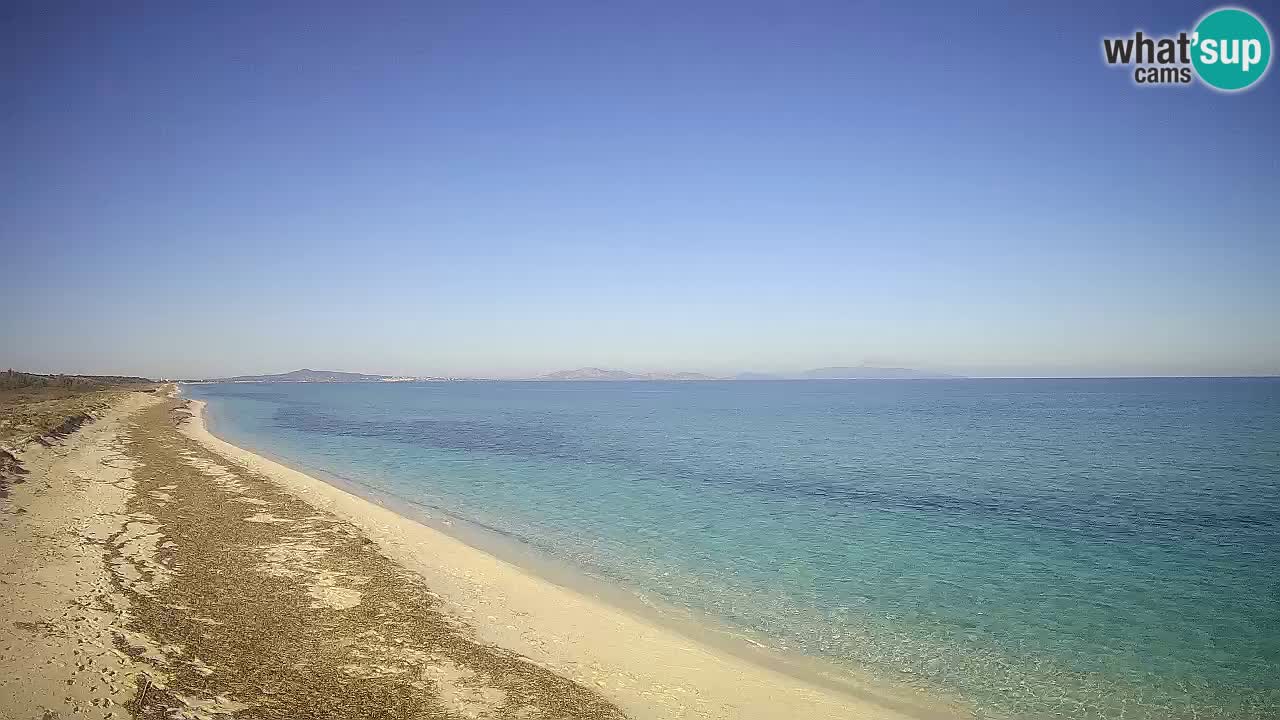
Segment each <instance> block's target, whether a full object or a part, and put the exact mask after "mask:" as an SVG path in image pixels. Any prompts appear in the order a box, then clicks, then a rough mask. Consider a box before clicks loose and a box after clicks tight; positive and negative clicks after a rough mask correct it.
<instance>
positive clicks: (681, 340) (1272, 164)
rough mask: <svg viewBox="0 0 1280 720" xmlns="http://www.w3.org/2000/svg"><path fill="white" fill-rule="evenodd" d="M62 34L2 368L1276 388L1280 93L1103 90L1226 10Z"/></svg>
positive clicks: (236, 22) (15, 113) (506, 14)
mask: <svg viewBox="0 0 1280 720" xmlns="http://www.w3.org/2000/svg"><path fill="white" fill-rule="evenodd" d="M60 5H61V4H60V3H36V4H34V5H26V6H21V5H15V4H13V3H6V4H5V6H4V8H3V10H0V12H2V13H3V32H4V37H3V40H4V42H3V47H2V49H0V52H2V53H3V62H2V63H0V85H2V86H3V87H2V88H0V90H2V92H3V97H4V103H3V112H0V124H2V127H0V129H2V130H3V137H4V140H3V142H4V152H3V157H4V162H3V163H2V164H0V203H3V211H2V213H0V249H2V250H3V255H2V257H3V263H2V264H0V270H2V277H0V302H2V312H3V315H2V316H0V365H12V366H15V367H21V368H25V369H31V370H38V371H66V372H127V373H141V374H149V375H156V376H205V375H219V374H230V373H240V372H275V371H282V370H289V369H294V368H297V367H302V366H307V367H314V368H331V369H347V370H365V371H374V372H388V373H410V374H478V375H517V374H524V373H530V372H538V371H546V370H553V369H559V368H564V367H576V366H581V365H600V366H607V367H623V368H627V369H633V370H657V369H688V370H703V371H712V372H724V371H734V370H740V369H753V370H784V369H798V368H807V367H815V366H824V365H836V364H858V363H862V362H870V363H873V364H894V365H907V366H913V367H921V368H929V369H937V370H944V371H954V372H962V373H973V374H1086V375H1088V374H1135V373H1136V374H1146V373H1152V374H1233V373H1276V372H1280V201H1278V200H1277V197H1278V193H1277V190H1280V147H1278V146H1277V139H1278V138H1280V116H1278V114H1277V110H1278V109H1280V75H1277V73H1276V71H1274V70H1273V71H1272V72H1271V73H1269V75H1268V77H1267V78H1266V79H1264V80H1263V81H1262V83H1261V85H1260V86H1258V87H1256V88H1255V89H1253V90H1252V91H1250V92H1247V93H1243V94H1236V95H1222V94H1217V93H1214V92H1212V91H1209V90H1207V89H1205V88H1204V87H1202V86H1199V85H1197V86H1194V87H1191V88H1138V87H1135V86H1134V85H1133V84H1132V82H1131V81H1130V80H1129V77H1130V76H1129V74H1128V72H1127V71H1126V70H1124V69H1117V68H1108V67H1106V66H1104V64H1103V63H1102V59H1101V49H1100V40H1101V38H1102V36H1104V35H1122V34H1126V33H1131V32H1132V31H1133V30H1134V29H1135V28H1142V29H1144V30H1146V31H1148V32H1150V33H1173V32H1176V31H1178V30H1183V29H1190V28H1191V27H1192V25H1193V24H1194V22H1195V20H1196V19H1197V18H1198V17H1200V16H1201V15H1202V14H1203V13H1204V12H1205V11H1206V10H1208V9H1210V8H1212V7H1214V5H1213V4H1207V3H1204V4H1197V3H1193V4H1183V3H1176V2H1162V3H1141V4H1127V3H1112V2H1094V3H1070V4H1066V3H1061V4H1059V3H1012V2H1010V3H992V4H986V5H981V6H978V7H974V8H966V7H961V6H962V5H964V3H953V2H922V3H917V4H914V5H907V4H904V5H901V6H895V7H879V6H878V5H877V4H874V3H865V4H864V3H855V2H833V3H806V2H777V3H766V4H759V3H751V2H738V1H735V2H703V3H697V2H693V3H690V2H677V3H662V2H643V3H639V2H637V3H600V2H581V3H565V2H554V1H549V2H540V3H526V2H521V3H510V4H504V5H500V4H492V3H486V2H457V3H428V2H410V3H404V4H403V5H381V4H375V5H372V6H365V5H363V4H357V3H348V4H346V5H347V6H346V7H343V4H338V3H335V4H326V3H297V4H296V5H292V4H281V3H230V2H227V3H208V4H201V5H200V7H188V6H189V5H195V4H193V3H101V4H94V3H86V4H83V5H82V6H81V7H80V8H78V9H76V10H71V9H65V10H59V9H57V7H58V6H60ZM179 5H181V6H183V7H178V6H179ZM268 6H269V7H268ZM65 7H67V8H70V6H69V5H68V6H65ZM1252 7H1253V8H1254V9H1255V10H1257V11H1259V13H1260V14H1261V15H1262V16H1263V18H1264V20H1266V21H1268V22H1269V23H1270V25H1271V27H1272V33H1273V35H1274V34H1275V33H1276V28H1277V27H1278V26H1280V7H1278V6H1277V5H1276V4H1273V3H1268V4H1265V5H1254V6H1252Z"/></svg>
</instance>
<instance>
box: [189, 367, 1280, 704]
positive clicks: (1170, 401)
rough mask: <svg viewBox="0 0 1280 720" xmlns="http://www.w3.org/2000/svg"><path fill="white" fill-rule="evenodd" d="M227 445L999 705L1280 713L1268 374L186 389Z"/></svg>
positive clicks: (1277, 461) (1274, 463)
mask: <svg viewBox="0 0 1280 720" xmlns="http://www.w3.org/2000/svg"><path fill="white" fill-rule="evenodd" d="M184 391H185V392H186V393H188V394H189V395H190V396H192V397H195V398H198V399H205V400H208V401H209V402H210V413H211V417H212V418H213V421H214V429H215V431H216V432H217V433H218V434H220V435H222V436H223V437H225V438H226V439H228V440H230V441H232V442H235V443H237V444H241V445H245V446H247V447H250V448H255V449H259V450H263V451H266V452H269V453H271V454H273V455H276V456H278V457H280V458H282V459H285V460H293V461H295V462H298V463H301V464H305V465H308V466H311V467H315V468H320V469H323V470H325V471H328V472H331V473H334V474H335V475H340V476H344V477H349V478H354V479H358V480H359V481H360V482H363V483H367V484H368V485H370V486H373V487H376V488H378V489H380V490H383V491H386V492H389V493H392V494H394V495H396V496H398V497H400V498H404V499H407V500H411V501H414V502H419V503H423V504H426V505H429V506H433V507H437V508H441V509H443V510H445V511H448V512H450V513H453V514H455V515H458V516H460V517H463V518H467V519H469V520H472V521H475V522H479V523H482V524H484V525H487V526H490V527H492V528H495V529H498V530H500V531H502V532H504V533H507V534H510V535H511V536H514V537H516V538H519V539H521V540H523V541H524V542H527V543H529V544H531V545H533V546H535V547H536V548H539V549H541V550H542V551H544V552H546V553H548V554H550V555H552V556H555V557H559V558H562V559H564V560H567V561H570V562H572V563H574V564H576V565H577V566H579V567H581V568H582V569H584V570H585V571H587V572H588V573H590V574H593V575H596V576H600V577H604V578H606V579H609V580H612V581H615V582H617V583H620V584H622V585H624V586H626V587H629V588H633V589H636V590H638V591H640V592H642V593H644V594H647V595H649V596H650V597H654V598H659V599H661V600H663V601H665V602H668V603H672V604H675V605H677V606H682V607H687V608H691V609H693V610H695V611H700V612H705V613H710V614H713V615H714V616H716V617H719V618H722V619H723V620H724V621H726V622H727V623H728V624H730V625H731V626H736V627H739V628H743V629H746V630H749V631H751V632H752V633H754V634H757V635H759V636H763V637H766V638H769V639H770V641H771V643H772V644H774V645H775V646H777V647H780V648H787V649H790V650H794V651H799V652H802V653H805V654H809V655H814V656H819V657H824V658H828V659H831V660H834V661H836V662H837V663H841V664H844V665H847V666H849V667H853V668H858V669H859V670H860V671H862V672H864V673H868V674H870V675H871V676H872V677H875V678H877V679H879V680H882V681H884V682H889V683H895V684H907V685H910V686H913V687H916V688H919V689H921V690H923V691H925V692H929V693H939V694H941V695H944V696H947V697H960V698H963V699H965V700H966V701H967V702H970V703H972V704H973V706H974V708H975V710H976V714H977V715H978V716H980V717H991V718H1050V717H1069V718H1122V717H1123V718H1161V719H1164V718H1183V717H1186V718H1190V717H1202V718H1203V717H1221V718H1263V717H1267V718H1275V717H1280V579H1278V577H1280V573H1277V571H1276V568H1277V567H1280V381H1277V380H1273V379H1135V380H1128V379H1124V380H963V381H889V382H876V381H855V382H841V381H832V382H718V383H501V382H493V383H490V382H467V383H421V384H417V383H415V384H337V385H324V384H303V385H297V384H256V385H255V384H239V385H193V386H186V387H185V388H184Z"/></svg>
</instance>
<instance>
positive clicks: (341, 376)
mask: <svg viewBox="0 0 1280 720" xmlns="http://www.w3.org/2000/svg"><path fill="white" fill-rule="evenodd" d="M405 379H409V378H399V377H393V376H391V375H365V374H364V373H349V372H336V371H333V370H310V369H305V368H304V369H302V370H294V371H293V372H287V373H276V374H275V375H237V376H235V377H229V378H214V379H210V380H205V381H203V382H245V383H248V382H296V383H338V382H393V381H398V380H405Z"/></svg>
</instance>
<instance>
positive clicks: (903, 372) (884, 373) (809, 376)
mask: <svg viewBox="0 0 1280 720" xmlns="http://www.w3.org/2000/svg"><path fill="white" fill-rule="evenodd" d="M799 377H800V378H801V379H804V380H942V379H946V378H954V377H956V376H955V375H945V374H942V373H931V372H926V371H923V370H912V369H911V368H893V367H872V366H870V365H859V366H857V367H825V368H816V369H813V370H806V371H804V372H802V373H800V375H799Z"/></svg>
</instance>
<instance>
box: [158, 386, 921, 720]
mask: <svg viewBox="0 0 1280 720" xmlns="http://www.w3.org/2000/svg"><path fill="white" fill-rule="evenodd" d="M193 405H194V406H195V407H194V409H195V411H196V414H195V416H194V417H193V418H192V419H191V420H190V421H188V422H186V423H185V424H184V426H183V432H185V433H187V434H188V435H189V436H190V437H192V438H194V439H195V440H197V441H199V442H200V443H202V444H203V445H204V446H205V447H207V448H209V449H210V450H212V451H214V452H216V453H218V454H219V455H221V456H222V457H224V458H226V459H227V460H229V461H230V462H233V463H236V464H239V465H242V466H243V467H245V468H246V469H248V470H250V471H253V472H257V473H259V474H261V475H264V476H266V477H268V478H270V479H271V480H273V481H274V482H276V483H277V484H278V485H279V486H281V487H282V488H284V489H286V490H288V491H289V492H291V493H293V494H294V495H296V496H297V497H299V498H301V499H302V500H304V501H306V502H307V503H309V504H311V505H312V506H314V507H316V508H318V509H323V510H327V511H329V512H332V513H334V514H335V515H337V516H338V517H340V518H343V519H344V520H346V521H348V522H350V523H352V524H353V525H354V526H355V527H356V528H358V529H359V530H360V531H361V532H362V533H364V534H365V535H366V536H367V537H368V538H370V539H371V540H373V541H374V542H376V543H377V544H378V546H379V547H380V548H381V550H382V552H383V553H384V554H385V555H386V556H387V557H389V558H391V559H393V560H395V561H396V562H398V563H400V564H402V565H403V566H405V567H407V568H409V569H411V570H413V571H415V572H417V573H419V574H420V575H421V576H422V577H423V578H424V580H425V581H426V583H427V585H428V587H430V588H431V590H432V591H434V592H435V593H437V594H439V595H440V597H441V598H442V600H443V601H444V602H445V604H446V607H447V608H448V610H449V612H450V613H451V614H453V615H454V616H456V617H457V618H459V619H460V620H461V621H463V622H465V623H466V624H467V625H468V626H470V627H472V628H474V629H475V631H476V632H477V634H478V635H479V637H480V639H482V640H483V641H485V642H488V643H492V644H494V645H498V646H501V647H505V648H508V649H510V650H513V651H515V652H518V653H520V654H522V655H524V656H526V657H528V658H530V659H532V660H533V661H535V662H538V663H540V664H542V665H543V666H545V667H547V668H550V669H551V670H553V671H555V672H557V673H559V674H561V675H563V676H566V677H569V678H572V679H574V680H576V681H578V682H580V683H583V684H585V685H587V686H589V687H595V688H597V689H598V690H599V691H600V692H601V693H603V694H604V695H605V696H606V697H608V698H610V699H611V700H612V701H614V702H615V703H617V704H618V705H619V706H620V707H622V708H623V709H624V710H625V711H626V712H627V713H628V714H630V715H632V716H634V717H637V718H757V719H765V718H787V719H788V720H789V719H791V718H813V719H817V718H877V719H880V718H883V719H886V720H887V719H896V718H902V719H906V718H909V717H912V715H907V714H904V712H902V711H898V710H894V709H891V708H889V707H886V706H883V705H881V704H877V703H874V702H872V701H870V700H863V699H861V698H859V697H855V696H854V695H852V694H846V693H842V692H839V691H836V690H831V689H828V688H825V687H822V686H819V685H817V684H813V683H809V682H806V681H803V680H799V679H797V678H794V677H792V676H790V675H788V674H785V673H783V672H780V671H777V670H774V669H771V668H768V667H764V666H762V665H757V664H755V663H752V662H750V661H748V660H746V659H743V658H740V657H737V656H736V655H734V654H730V653H727V652H724V651H722V650H719V649H717V648H713V647H710V646H708V645H706V644H704V643H700V642H698V641H695V640H691V639H689V638H687V637H685V636H684V635H683V634H681V633H679V632H677V631H676V630H674V629H671V628H668V627H665V626H662V625H660V624H658V623H655V622H653V621H650V620H648V619H645V618H642V617H640V616H637V615H635V614H632V613H630V612H628V611H625V610H622V609H619V608H617V607H615V606H613V605H610V604H608V603H605V602H604V601H601V600H598V599H596V598H593V597H589V596H587V595H584V594H582V593H579V592H576V591H574V590H571V589H568V588H565V587H561V586H559V585H556V584H554V583H551V582H549V581H547V580H545V579H542V578H540V577H537V576H536V575H533V574H532V573H530V572H528V571H526V570H524V569H522V568H519V567H517V566H515V565H512V564H510V563H508V562H505V561H503V560H501V559H499V558H496V557H494V556H492V555H490V554H488V553H486V552H484V551H482V550H478V549H476V548H473V547H471V546H470V545H467V544H465V543H463V542H461V541H460V540H457V539H455V538H453V537H450V536H449V535H446V534H444V533H442V532H440V531H438V530H435V529H433V528H430V527H427V526H425V525H422V524H421V523H418V522H415V521H413V520H411V519H408V518H405V517H402V516H400V515H397V514H396V513H394V512H392V511H390V510H387V509H385V508H383V507H380V506H378V505H375V504H373V503H371V502H369V501H367V500H365V499H363V498H360V497H357V496H355V495H352V494H350V493H348V492H346V491H344V490H342V489H340V488H338V487H335V486H333V485H330V484H328V483H325V482H323V481H320V480H317V479H315V478H313V477H311V476H309V475H306V474H304V473H301V472H298V471H296V470H293V469H291V468H288V467H286V466H284V465H281V464H279V463H276V462H274V461H272V460H269V459H267V458H263V457H261V456H259V455H256V454H254V453H252V452H249V451H247V450H244V449H243V448H240V447H237V446H235V445H232V444H230V443H227V442H224V441H223V440H220V439H218V438H217V437H214V436H213V435H212V434H211V433H210V432H209V431H208V430H207V428H206V427H205V425H204V422H203V417H202V410H203V403H200V402H195V403H193ZM930 714H931V715H936V716H939V717H941V716H943V714H942V713H930Z"/></svg>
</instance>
